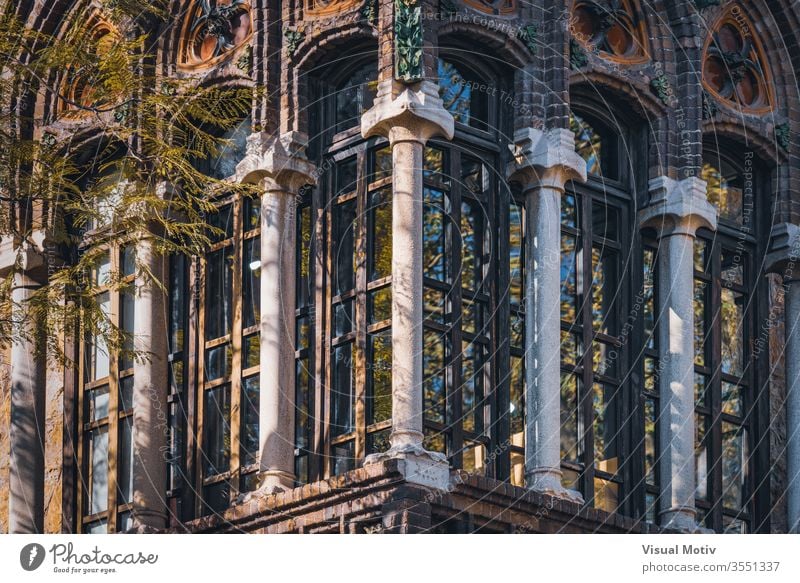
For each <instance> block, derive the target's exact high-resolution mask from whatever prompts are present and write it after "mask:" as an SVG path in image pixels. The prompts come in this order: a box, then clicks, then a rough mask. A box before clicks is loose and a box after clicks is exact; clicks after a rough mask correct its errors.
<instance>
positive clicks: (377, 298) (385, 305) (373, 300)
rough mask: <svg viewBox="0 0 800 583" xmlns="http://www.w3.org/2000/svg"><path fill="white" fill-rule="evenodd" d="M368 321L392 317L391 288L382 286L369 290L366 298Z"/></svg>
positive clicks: (381, 320) (379, 320) (374, 321)
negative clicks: (372, 290)
mask: <svg viewBox="0 0 800 583" xmlns="http://www.w3.org/2000/svg"><path fill="white" fill-rule="evenodd" d="M367 309H368V312H369V323H370V324H375V323H377V322H383V321H384V320H388V319H390V318H391V317H392V288H391V287H382V288H381V289H379V290H376V291H374V292H371V293H370V294H369V299H368V308H367Z"/></svg>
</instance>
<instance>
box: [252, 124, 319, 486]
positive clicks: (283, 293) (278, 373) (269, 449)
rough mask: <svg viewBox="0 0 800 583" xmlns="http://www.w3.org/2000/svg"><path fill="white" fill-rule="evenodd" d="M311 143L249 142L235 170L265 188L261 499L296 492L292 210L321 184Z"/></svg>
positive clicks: (300, 139)
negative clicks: (309, 154) (304, 192)
mask: <svg viewBox="0 0 800 583" xmlns="http://www.w3.org/2000/svg"><path fill="white" fill-rule="evenodd" d="M305 147H306V138H305V136H304V135H302V134H299V133H296V132H288V133H285V134H283V135H282V136H280V138H278V139H275V138H272V137H269V136H266V135H263V134H254V135H252V136H250V138H248V156H247V157H246V158H245V159H244V160H243V161H242V162H241V163H240V164H239V165H238V166H237V169H236V174H237V177H238V178H239V179H240V180H241V181H242V182H250V183H256V184H260V185H261V186H262V187H263V194H262V197H261V278H260V281H261V354H260V358H261V361H260V367H261V368H260V371H261V372H260V375H259V384H260V387H261V391H260V394H259V439H260V441H261V456H260V484H259V489H258V492H259V493H260V494H270V493H274V492H278V491H281V490H287V489H292V488H294V482H295V473H294V418H295V389H294V374H295V363H294V353H295V300H296V298H295V277H296V274H295V253H296V250H295V236H296V233H295V229H296V226H295V212H296V207H297V196H298V194H299V193H300V189H301V188H302V187H303V186H305V185H306V184H314V183H315V182H316V170H315V168H314V166H313V165H312V164H311V163H310V162H309V161H308V160H307V159H306V157H305V154H304V152H305Z"/></svg>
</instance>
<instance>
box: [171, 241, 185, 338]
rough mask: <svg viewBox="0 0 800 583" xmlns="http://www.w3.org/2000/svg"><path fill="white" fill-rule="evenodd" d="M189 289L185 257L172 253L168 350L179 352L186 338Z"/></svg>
mask: <svg viewBox="0 0 800 583" xmlns="http://www.w3.org/2000/svg"><path fill="white" fill-rule="evenodd" d="M188 293H189V289H188V285H187V281H186V257H185V256H183V255H174V256H172V257H171V258H170V278H169V351H170V352H179V351H181V350H183V348H184V340H185V338H186V297H187V296H188Z"/></svg>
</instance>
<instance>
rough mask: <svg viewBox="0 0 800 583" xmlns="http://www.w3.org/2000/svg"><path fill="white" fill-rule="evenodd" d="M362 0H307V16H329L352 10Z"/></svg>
mask: <svg viewBox="0 0 800 583" xmlns="http://www.w3.org/2000/svg"><path fill="white" fill-rule="evenodd" d="M360 4H361V0H306V4H305V6H306V10H305V15H306V16H329V15H331V14H335V13H337V12H345V11H347V10H352V9H353V8H355V7H356V6H359V5H360Z"/></svg>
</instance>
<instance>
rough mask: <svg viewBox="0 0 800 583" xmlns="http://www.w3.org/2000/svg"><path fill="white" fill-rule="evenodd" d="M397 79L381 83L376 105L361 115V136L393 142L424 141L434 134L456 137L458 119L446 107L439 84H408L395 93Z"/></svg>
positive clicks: (424, 82) (449, 138)
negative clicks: (382, 137)
mask: <svg viewBox="0 0 800 583" xmlns="http://www.w3.org/2000/svg"><path fill="white" fill-rule="evenodd" d="M395 90H396V86H395V83H394V81H392V80H391V79H387V80H385V81H381V83H380V84H379V85H378V94H377V96H376V97H375V103H374V105H373V106H372V107H371V108H370V109H369V110H368V111H366V112H364V115H363V116H362V117H361V135H362V136H364V137H365V138H369V137H372V136H385V137H387V138H389V142H390V143H392V144H393V143H395V142H398V141H415V142H421V143H423V144H424V143H425V142H427V141H428V140H429V139H430V138H432V137H434V136H443V137H445V138H447V139H448V140H452V139H453V133H454V131H455V121H454V119H453V115H452V114H451V113H450V112H449V111H447V110H446V109H445V108H444V104H443V103H442V99H441V98H440V97H439V86H438V85H437V84H436V83H433V82H431V81H421V82H420V83H418V84H415V85H412V86H408V87H405V88H404V89H402V90H401V91H400V92H399V93H396V91H395Z"/></svg>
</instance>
